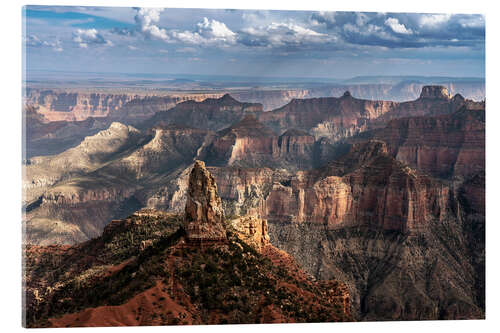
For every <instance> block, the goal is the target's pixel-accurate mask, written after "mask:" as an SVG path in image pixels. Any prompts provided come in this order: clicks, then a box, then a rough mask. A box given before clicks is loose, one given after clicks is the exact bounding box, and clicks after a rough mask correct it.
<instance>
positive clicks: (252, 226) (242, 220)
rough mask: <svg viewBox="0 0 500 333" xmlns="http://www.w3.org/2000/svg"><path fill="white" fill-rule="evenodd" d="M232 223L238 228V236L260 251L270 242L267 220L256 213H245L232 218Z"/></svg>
mask: <svg viewBox="0 0 500 333" xmlns="http://www.w3.org/2000/svg"><path fill="white" fill-rule="evenodd" d="M230 223H231V225H232V226H233V228H234V229H235V230H236V233H237V235H238V237H239V238H240V239H241V240H242V241H244V242H245V243H247V244H248V245H250V246H252V247H253V248H254V249H256V250H257V251H258V252H261V251H262V249H263V248H264V247H265V246H266V245H269V244H270V243H269V234H268V232H267V220H264V219H261V218H259V217H257V216H255V215H245V216H242V217H238V218H235V219H233V220H231V222H230Z"/></svg>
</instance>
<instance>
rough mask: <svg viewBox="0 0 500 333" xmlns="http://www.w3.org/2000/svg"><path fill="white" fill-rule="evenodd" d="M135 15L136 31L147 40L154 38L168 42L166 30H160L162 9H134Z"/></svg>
mask: <svg viewBox="0 0 500 333" xmlns="http://www.w3.org/2000/svg"><path fill="white" fill-rule="evenodd" d="M134 9H135V10H136V12H137V13H136V15H135V17H134V21H135V24H136V29H137V30H138V31H140V32H141V33H142V34H143V35H144V36H145V37H147V38H156V39H161V40H164V41H168V40H169V36H168V33H167V30H165V29H163V28H160V27H159V26H158V25H157V24H158V22H159V21H160V14H161V12H162V11H163V8H134Z"/></svg>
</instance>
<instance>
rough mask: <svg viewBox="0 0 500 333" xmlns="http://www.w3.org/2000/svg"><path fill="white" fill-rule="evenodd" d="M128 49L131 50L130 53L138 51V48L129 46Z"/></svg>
mask: <svg viewBox="0 0 500 333" xmlns="http://www.w3.org/2000/svg"><path fill="white" fill-rule="evenodd" d="M128 48H129V50H132V51H135V50H137V49H138V48H137V47H136V46H134V45H129V46H128Z"/></svg>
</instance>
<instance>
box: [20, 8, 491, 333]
mask: <svg viewBox="0 0 500 333" xmlns="http://www.w3.org/2000/svg"><path fill="white" fill-rule="evenodd" d="M23 21H24V30H23V32H24V36H23V51H24V55H25V66H24V80H23V110H22V111H23V121H24V124H23V125H24V126H23V127H24V136H23V137H24V145H23V165H22V168H23V175H24V176H23V191H24V192H23V221H22V223H23V232H24V234H23V315H24V325H25V326H27V327H77V326H123V325H125V326H137V325H192V324H197V325H198V324H228V323H230V324H231V323H234V324H242V323H243V324H256V323H290V322H339V321H382V320H429V319H433V320H436V319H443V320H444V319H482V318H484V313H485V275H484V272H485V247H484V244H485V241H484V239H485V237H484V236H485V235H484V230H485V86H484V80H485V78H484V76H485V72H484V66H485V45H484V37H485V25H484V17H483V16H482V15H479V14H478V15H472V14H467V15H461V14H453V15H451V14H443V13H441V14H418V13H390V12H389V13H371V12H313V11H284V10H283V11H268V10H224V9H220V10H216V9H169V8H165V9H160V8H120V7H54V6H27V7H24V8H23Z"/></svg>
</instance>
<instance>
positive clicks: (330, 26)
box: [311, 12, 485, 48]
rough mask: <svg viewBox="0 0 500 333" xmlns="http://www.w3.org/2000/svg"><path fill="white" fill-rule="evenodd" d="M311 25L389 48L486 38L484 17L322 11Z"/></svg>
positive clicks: (353, 41)
mask: <svg viewBox="0 0 500 333" xmlns="http://www.w3.org/2000/svg"><path fill="white" fill-rule="evenodd" d="M311 22H312V24H313V25H318V26H324V27H325V28H326V30H327V31H329V33H334V34H337V35H338V36H339V37H340V38H341V39H342V40H344V41H345V42H347V43H351V44H357V45H372V46H383V47H388V48H420V47H433V46H476V45H478V44H483V43H484V35H485V27H484V18H483V16H482V15H448V14H401V13H357V12H318V13H313V14H312V15H311Z"/></svg>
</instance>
